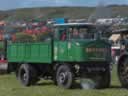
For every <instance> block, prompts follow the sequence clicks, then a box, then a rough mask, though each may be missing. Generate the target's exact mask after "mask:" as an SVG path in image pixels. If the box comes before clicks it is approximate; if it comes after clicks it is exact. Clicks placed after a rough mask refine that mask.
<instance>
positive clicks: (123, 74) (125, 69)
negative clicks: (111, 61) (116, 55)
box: [118, 58, 128, 88]
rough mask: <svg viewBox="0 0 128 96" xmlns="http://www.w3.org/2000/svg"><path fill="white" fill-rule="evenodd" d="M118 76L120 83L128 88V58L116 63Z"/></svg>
mask: <svg viewBox="0 0 128 96" xmlns="http://www.w3.org/2000/svg"><path fill="white" fill-rule="evenodd" d="M118 77H119V80H120V82H121V85H122V86H123V87H124V88H128V58H126V59H124V61H123V62H122V63H120V64H119V65H118Z"/></svg>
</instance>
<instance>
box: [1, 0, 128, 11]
mask: <svg viewBox="0 0 128 96" xmlns="http://www.w3.org/2000/svg"><path fill="white" fill-rule="evenodd" d="M99 2H104V3H105V4H128V0H1V2H0V10H8V9H15V8H24V7H38V6H39V7H46V6H96V5H97V4H98V3H99Z"/></svg>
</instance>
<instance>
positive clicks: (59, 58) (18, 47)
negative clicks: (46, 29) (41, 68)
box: [7, 39, 111, 64]
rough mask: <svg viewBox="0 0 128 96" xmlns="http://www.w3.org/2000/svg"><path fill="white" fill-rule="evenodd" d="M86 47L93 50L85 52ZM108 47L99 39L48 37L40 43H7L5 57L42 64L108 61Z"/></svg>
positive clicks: (11, 59)
mask: <svg viewBox="0 0 128 96" xmlns="http://www.w3.org/2000/svg"><path fill="white" fill-rule="evenodd" d="M87 48H91V49H92V50H93V51H91V52H87ZM110 48H111V46H110V44H109V43H108V42H106V41H105V40H100V39H96V40H65V41H61V40H56V39H50V40H49V41H45V42H40V43H39V42H38V43H9V44H8V47H7V58H8V61H9V62H30V63H42V64H44V63H45V64H46V63H47V64H52V62H88V61H105V62H110V61H111V52H110ZM98 49H100V50H98ZM103 49H105V50H103Z"/></svg>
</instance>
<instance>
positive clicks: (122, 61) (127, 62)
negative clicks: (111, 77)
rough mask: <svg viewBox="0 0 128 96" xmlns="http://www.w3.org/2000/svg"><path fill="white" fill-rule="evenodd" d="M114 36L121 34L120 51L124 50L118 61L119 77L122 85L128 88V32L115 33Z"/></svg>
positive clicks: (119, 31)
mask: <svg viewBox="0 0 128 96" xmlns="http://www.w3.org/2000/svg"><path fill="white" fill-rule="evenodd" d="M113 34H120V35H121V39H120V50H124V51H122V52H121V54H120V56H119V59H118V63H117V64H118V67H117V71H118V77H119V80H120V82H121V85H122V86H123V87H125V88H128V78H127V77H128V30H127V29H123V30H118V31H114V32H113Z"/></svg>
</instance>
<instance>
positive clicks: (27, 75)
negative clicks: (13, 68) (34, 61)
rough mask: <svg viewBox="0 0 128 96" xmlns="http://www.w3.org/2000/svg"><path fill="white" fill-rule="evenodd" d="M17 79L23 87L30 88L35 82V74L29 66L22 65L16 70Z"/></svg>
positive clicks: (33, 69)
mask: <svg viewBox="0 0 128 96" xmlns="http://www.w3.org/2000/svg"><path fill="white" fill-rule="evenodd" d="M18 79H19V81H20V82H21V83H22V84H23V85H24V86H30V85H33V84H35V83H36V82H37V72H36V70H35V68H34V67H32V66H31V65H30V64H22V65H21V66H20V67H19V70H18Z"/></svg>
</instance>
